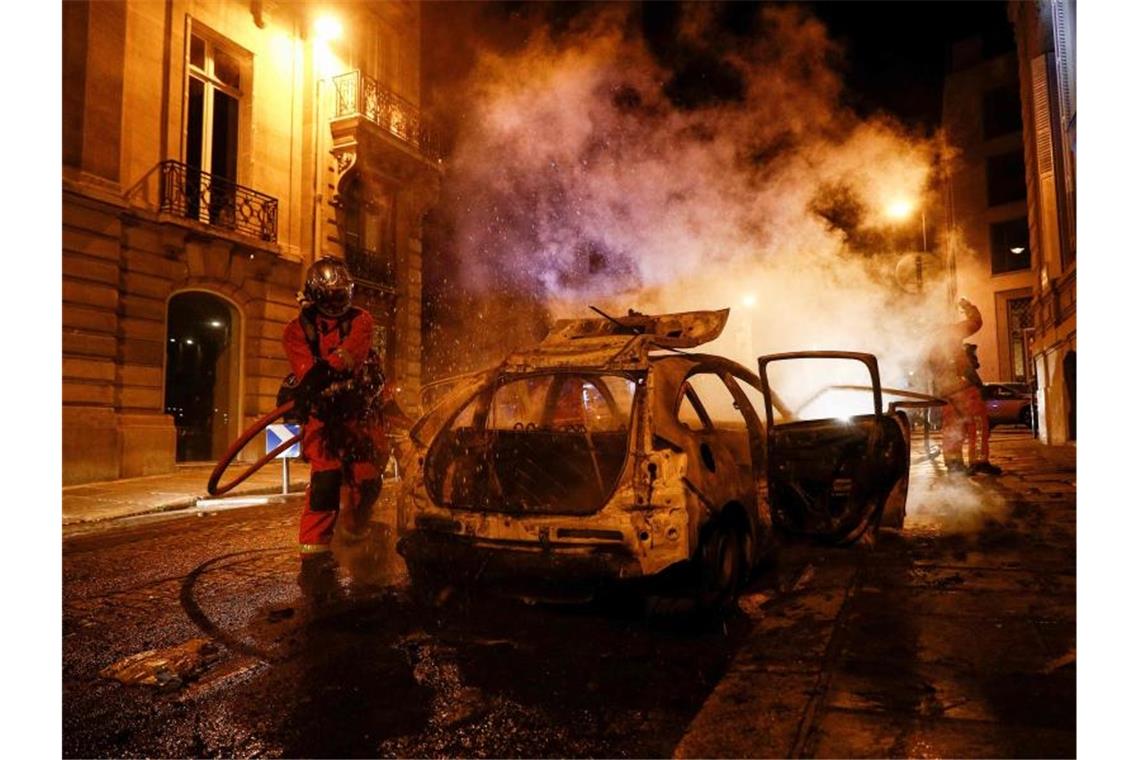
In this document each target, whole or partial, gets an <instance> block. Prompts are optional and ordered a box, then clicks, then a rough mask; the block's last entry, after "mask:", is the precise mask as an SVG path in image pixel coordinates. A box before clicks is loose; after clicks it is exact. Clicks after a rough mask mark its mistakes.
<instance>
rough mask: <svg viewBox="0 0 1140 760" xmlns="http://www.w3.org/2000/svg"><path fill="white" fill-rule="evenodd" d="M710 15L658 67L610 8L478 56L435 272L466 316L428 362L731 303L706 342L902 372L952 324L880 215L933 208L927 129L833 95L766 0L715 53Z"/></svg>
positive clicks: (817, 33)
mask: <svg viewBox="0 0 1140 760" xmlns="http://www.w3.org/2000/svg"><path fill="white" fill-rule="evenodd" d="M712 13H713V10H712V9H711V8H710V7H709V6H706V5H704V4H698V5H695V6H692V7H690V8H688V9H687V10H686V11H685V12H684V15H683V17H682V18H681V19H680V21H679V23H678V28H677V36H676V45H675V48H674V54H673V55H671V57H670V58H669V60H667V61H663V60H662V58H663V56H662V55H660V51H655V50H654V48H653V45H652V44H651V42H649V41H647V38H646V36H645V35H643V34H640V33H635V32H631V24H630V23H629V20H630V19H629V16H628V15H627V13H626V12H624V11H621V10H614V9H613V8H612V7H609V6H606V7H605V8H603V9H601V10H599V11H598V12H595V13H591V14H589V15H588V18H579V19H575V20H574V22H573V23H571V24H570V25H569V27H568V28H562V29H560V30H559V31H558V33H557V34H554V33H551V32H550V31H549V30H548V29H546V28H542V27H540V28H538V29H536V30H534V31H533V32H532V33H531V34H530V35H529V36H528V37H527V39H526V40H525V42H522V43H521V44H518V45H515V46H514V47H513V48H512V49H511V50H510V51H508V52H496V51H492V50H485V51H481V52H480V53H479V54H478V58H477V61H476V63H475V65H474V67H473V71H472V76H471V77H470V79H469V80H468V81H467V82H466V83H465V84H464V87H463V88H462V93H463V97H464V98H465V118H464V122H463V123H464V125H465V126H464V127H463V128H462V129H461V130H460V132H459V134H458V136H457V141H456V144H455V149H454V152H453V155H452V156H451V159H450V161H449V164H448V169H447V177H446V179H445V191H444V192H445V205H446V207H447V216H449V218H450V219H451V222H450V223H451V224H452V225H453V233H454V234H453V235H452V236H451V241H450V246H451V247H452V249H453V250H452V254H453V258H454V260H456V261H457V262H458V265H459V268H458V270H456V271H454V272H450V273H448V275H447V276H446V277H445V278H443V280H441V285H442V287H445V288H449V289H453V290H454V291H455V292H458V293H463V294H465V295H466V297H467V299H468V303H469V304H470V308H469V309H467V310H465V311H464V312H463V313H462V317H463V319H461V320H457V322H456V327H455V331H454V332H453V333H452V334H450V335H441V336H439V338H438V341H437V345H438V346H440V347H441V349H442V351H441V353H445V354H446V355H447V356H448V360H447V361H446V362H441V366H439V367H438V369H439V370H440V371H442V373H443V374H448V373H449V370H450V371H456V372H458V371H462V370H466V369H471V368H473V367H474V366H478V365H486V364H489V363H491V362H493V361H496V360H497V359H499V358H501V357H502V355H503V354H504V353H506V352H507V351H509V350H511V349H513V348H516V347H518V346H517V343H518V342H525V341H527V340H530V339H533V338H534V337H536V336H537V335H541V334H542V330H541V329H534V327H533V326H532V325H527V326H525V329H523V328H519V327H518V323H519V321H520V320H524V321H525V320H526V319H527V318H528V314H529V316H530V318H531V319H532V320H533V318H534V317H535V316H540V317H545V318H547V319H549V318H551V317H557V316H569V315H577V316H581V315H584V314H587V312H586V310H585V309H586V305H587V304H596V305H599V306H602V307H603V308H607V309H608V310H612V311H613V312H617V313H625V311H626V310H627V309H631V308H632V309H637V310H639V311H644V312H656V311H680V310H688V309H705V308H707V309H718V308H723V307H726V306H728V307H731V308H732V315H731V317H730V321H729V325H728V328H727V329H726V330H725V333H724V335H723V336H722V337H721V338H720V339H718V341H717V342H716V343H715V344H714V345H712V346H710V347H709V350H711V351H713V352H717V353H722V354H725V355H728V356H731V357H733V358H735V359H737V360H738V361H740V362H741V363H743V364H745V365H746V366H751V367H753V368H754V367H755V357H756V356H757V355H759V354H763V353H769V352H775V351H787V350H797V349H825V348H834V349H845V350H862V351H870V352H872V353H875V354H876V355H878V356H879V359H880V362H881V367H882V370H883V381H884V384H887V385H894V386H905V385H906V383H907V372H908V371H909V369H910V368H911V367H913V366H914V365H915V364H916V362H917V361H918V358H919V353H920V351H921V349H922V345H921V344H922V339H923V336H924V334H925V333H926V331H927V330H928V329H929V328H930V327H931V326H932V325H934V324H936V323H938V322H942V321H945V320H946V319H947V318H948V316H949V315H948V311H947V309H946V290H945V286H944V284H942V283H941V282H940V281H939V280H937V279H936V272H932V271H930V272H928V273H927V278H928V279H927V280H926V282H925V287H924V293H923V294H922V295H921V296H919V295H917V294H916V293H915V292H914V291H915V287H914V279H913V274H911V275H910V278H911V279H910V280H909V281H908V280H907V277H906V275H907V273H908V272H910V270H909V269H907V268H906V266H905V262H904V263H903V264H900V260H901V259H900V255H899V254H900V253H902V250H900V248H899V246H900V244H899V243H898V240H899V234H898V228H897V226H892V225H897V224H901V223H897V222H894V221H892V220H891V219H889V218H888V217H887V215H886V211H885V209H887V208H888V207H889V206H890V204H892V203H896V202H897V201H898V200H899V199H909V200H910V201H911V202H913V203H914V204H915V208H916V209H917V208H918V207H920V206H921V204H922V203H923V202H924V201H928V200H930V198H929V194H930V192H931V180H932V170H933V169H932V167H933V166H934V162H935V158H936V154H937V149H936V141H935V140H934V139H932V138H929V137H926V136H922V135H916V134H912V133H910V132H909V131H908V130H907V129H905V128H904V127H903V126H901V125H900V124H898V123H896V122H894V121H892V120H891V119H889V118H887V117H876V118H871V119H860V118H858V117H857V116H856V115H855V114H854V113H853V112H852V111H851V110H850V109H848V108H846V107H845V106H844V105H843V104H842V95H843V83H842V79H841V76H840V73H839V71H838V68H837V64H836V61H838V60H840V58H841V52H842V51H841V50H840V49H839V48H838V46H837V44H836V43H835V42H834V41H833V40H832V39H831V38H830V37H829V35H828V33H827V30H826V28H825V27H824V26H823V25H822V24H821V23H820V22H819V21H818V20H816V19H815V18H813V17H812V16H811V15H809V14H808V13H807V12H805V11H804V10H802V9H801V8H799V7H796V6H792V5H779V6H774V7H766V8H763V9H761V10H760V11H759V17H758V19H757V22H756V26H757V33H756V34H755V35H751V37H750V38H749V39H739V38H737V39H734V40H731V44H725V43H724V41H723V40H722V39H720V38H719V37H718V36H717V35H715V34H714V33H713V31H712V30H711V28H710V24H711V23H712V22H711V21H710V14H712ZM678 51H679V52H678ZM917 221H918V220H917V216H912V217H911V218H910V220H909V221H908V222H907V224H909V225H910V228H909V229H910V230H911V231H913V230H914V229H916V228H917ZM932 235H933V231H932ZM911 239H913V237H912V238H911ZM892 241H894V242H892ZM910 250H913V247H912V248H911V249H910ZM900 273H901V274H902V277H901V279H900ZM908 289H909V290H910V291H911V292H910V293H908V292H907V290H908ZM504 293H507V294H513V295H512V296H510V297H507V298H506V299H504V298H503V295H502V294H504ZM504 301H505V302H504ZM525 302H530V303H532V304H534V305H536V306H538V307H540V308H539V309H538V310H537V311H534V310H532V311H530V312H527V311H526V310H523V309H522V308H521V307H520V304H523V303H525ZM488 336H493V337H491V338H490V339H488ZM459 346H463V347H464V349H465V350H464V351H463V352H462V353H461V355H457V354H456V352H455V351H454V350H453V348H455V347H459ZM477 347H478V348H477ZM480 348H481V349H482V350H479V349H480ZM830 379H831V378H829V380H830ZM862 381H863V382H866V375H865V374H864V375H863V378H862Z"/></svg>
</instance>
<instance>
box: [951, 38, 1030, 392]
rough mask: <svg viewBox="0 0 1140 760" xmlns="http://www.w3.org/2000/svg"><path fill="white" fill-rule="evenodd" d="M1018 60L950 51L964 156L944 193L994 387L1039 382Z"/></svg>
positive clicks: (958, 145) (981, 51)
mask: <svg viewBox="0 0 1140 760" xmlns="http://www.w3.org/2000/svg"><path fill="white" fill-rule="evenodd" d="M1018 81H1019V80H1018V66H1017V56H1016V54H1015V53H1014V52H1013V51H1012V50H1009V51H1005V52H1000V51H990V50H987V48H986V45H985V43H984V41H983V39H982V38H981V37H975V38H970V39H966V40H962V41H961V42H958V43H956V44H955V45H954V46H953V47H952V48H951V71H950V73H949V74H948V75H947V77H946V80H945V83H944V86H943V106H942V126H943V129H944V130H945V134H946V139H947V141H948V143H950V144H951V145H952V146H953V147H954V149H955V154H954V156H953V158H952V160H951V161H949V162H948V163H949V165H950V169H949V170H948V172H947V177H946V182H945V185H944V207H945V210H946V215H947V222H948V226H949V228H950V229H951V231H952V234H951V235H950V236H949V241H948V244H949V246H950V247H951V248H952V249H953V250H952V251H951V256H952V258H953V262H954V265H953V270H954V272H955V279H956V282H955V285H956V289H957V292H958V295H959V296H963V297H965V298H968V299H969V300H970V301H972V302H973V303H974V304H976V305H977V306H978V308H979V309H980V310H981V312H982V319H983V327H982V330H981V331H980V332H978V333H977V334H975V335H974V336H972V337H971V338H970V341H971V342H973V343H976V344H977V346H978V358H979V360H980V361H981V370H980V372H981V375H982V378H983V379H984V380H986V381H987V382H997V381H1003V382H1022V383H1029V382H1031V380H1032V361H1031V357H1030V353H1029V344H1028V337H1029V335H1030V334H1031V330H1029V329H1028V328H1030V327H1031V309H1030V304H1031V301H1032V298H1033V260H1034V258H1035V257H1036V256H1037V255H1038V254H1037V249H1036V248H1035V247H1034V246H1032V245H1031V244H1030V239H1029V220H1028V209H1027V205H1026V181H1025V164H1024V158H1023V156H1024V147H1023V144H1022V134H1021V100H1020V94H1019V89H1018V87H1019V85H1018Z"/></svg>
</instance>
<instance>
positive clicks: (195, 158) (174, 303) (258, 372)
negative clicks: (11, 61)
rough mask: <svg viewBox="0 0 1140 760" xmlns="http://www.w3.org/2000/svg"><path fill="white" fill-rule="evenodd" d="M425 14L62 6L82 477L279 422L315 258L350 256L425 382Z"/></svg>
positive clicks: (149, 470)
mask: <svg viewBox="0 0 1140 760" xmlns="http://www.w3.org/2000/svg"><path fill="white" fill-rule="evenodd" d="M419 40H420V8H419V5H418V4H417V3H413V2H355V3H340V4H335V3H321V4H319V5H318V4H315V3H313V4H309V3H284V2H276V1H275V0H171V1H170V2H166V3H155V2H147V1H146V0H102V1H100V2H94V1H91V0H76V1H75V2H68V3H64V5H63V177H62V180H63V182H62V184H63V188H62V207H63V252H62V256H63V259H62V264H63V267H62V268H63V306H62V317H63V340H62V349H63V394H62V395H63V398H62V403H63V474H64V475H63V477H64V483H65V484H69V483H81V482H89V481H95V480H107V479H115V478H122V477H132V476H139V475H148V474H155V473H162V472H168V471H171V470H172V469H173V468H174V467H175V464H176V462H179V461H208V460H211V459H214V458H216V457H217V456H218V455H219V454H220V453H222V451H224V449H225V447H226V445H227V444H228V442H229V441H231V440H233V439H234V438H235V437H236V436H237V435H238V433H239V432H240V431H241V430H242V429H243V428H244V427H245V426H246V425H247V424H248V423H250V422H252V421H253V420H255V419H257V418H258V417H260V416H261V415H263V414H265V413H267V412H268V411H270V410H272V409H273V407H274V405H275V398H276V393H277V389H278V386H279V384H280V382H281V379H282V378H283V377H284V375H285V374H286V373H287V372H288V366H287V362H286V361H285V357H284V353H283V350H282V347H281V334H282V331H283V329H284V326H285V324H286V323H287V322H288V320H290V319H292V318H293V317H294V316H295V314H296V309H297V305H296V300H295V296H296V293H297V291H298V290H299V288H300V287H301V284H302V279H303V275H304V272H305V269H306V268H307V265H308V264H309V263H311V262H312V261H313V260H314V258H315V257H318V256H320V255H321V254H323V253H326V252H328V253H332V254H334V255H338V256H343V257H345V258H346V259H347V260H348V262H349V266H350V268H351V269H352V270H353V271H354V272H355V273H356V275H357V277H358V280H359V281H360V283H361V288H360V292H361V299H360V300H361V302H362V303H363V304H364V305H366V306H367V307H368V308H369V309H370V310H371V311H373V313H374V315H375V316H376V322H377V326H378V327H377V331H376V334H375V336H374V339H375V341H376V344H377V346H378V347H379V348H381V350H382V351H383V355H384V357H385V363H386V370H387V373H388V376H389V378H390V380H391V381H392V382H394V383H395V385H396V387H397V388H398V389H399V390H398V397H399V398H400V400H401V401H402V402H403V403H405V404H407V405H408V406H411V407H414V406H415V403H416V400H417V399H418V395H419V385H420V352H421V337H420V331H421V327H420V302H421V274H420V272H421V263H422V260H421V247H420V239H421V237H422V234H421V230H422V219H423V215H424V214H425V213H426V211H427V210H428V208H429V206H430V205H431V203H432V202H433V200H434V198H435V196H436V193H437V192H438V186H439V178H440V173H441V168H440V163H439V159H438V156H437V155H436V154H435V152H434V149H433V144H432V140H431V135H430V132H429V130H427V128H426V126H425V125H424V124H423V122H422V120H421V118H420V116H419V109H418V103H419V97H420V66H419V61H420V43H419Z"/></svg>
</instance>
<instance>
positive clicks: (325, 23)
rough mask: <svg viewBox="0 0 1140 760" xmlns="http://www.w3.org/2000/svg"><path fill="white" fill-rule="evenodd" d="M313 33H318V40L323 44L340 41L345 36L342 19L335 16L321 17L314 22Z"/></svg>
mask: <svg viewBox="0 0 1140 760" xmlns="http://www.w3.org/2000/svg"><path fill="white" fill-rule="evenodd" d="M313 31H314V32H315V33H316V36H317V39H318V40H320V41H321V42H328V41H330V40H339V39H340V38H341V35H342V34H344V26H343V25H342V24H341V23H340V19H338V18H336V17H335V16H329V15H324V16H319V17H318V18H317V20H316V21H314V22H313Z"/></svg>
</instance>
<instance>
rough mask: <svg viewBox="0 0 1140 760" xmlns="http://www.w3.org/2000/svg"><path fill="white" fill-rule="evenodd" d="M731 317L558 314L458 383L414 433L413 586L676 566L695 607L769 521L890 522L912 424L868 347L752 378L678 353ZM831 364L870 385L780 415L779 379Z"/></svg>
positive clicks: (761, 544) (404, 522) (770, 365)
mask: <svg viewBox="0 0 1140 760" xmlns="http://www.w3.org/2000/svg"><path fill="white" fill-rule="evenodd" d="M727 317H728V310H727V309H725V310H723V311H719V312H687V313H682V314H664V315H643V314H636V313H631V314H630V315H629V316H625V317H619V318H610V317H607V318H605V319H577V320H563V321H561V322H558V323H556V324H555V325H554V327H553V329H552V330H551V332H550V334H549V335H548V336H547V338H546V339H545V340H544V341H543V342H542V343H541V344H540V345H539V346H537V347H535V348H533V349H530V350H528V351H523V352H519V353H516V354H513V355H512V356H510V357H508V358H507V359H506V360H505V361H503V362H502V364H500V365H499V366H498V367H496V368H494V369H492V370H490V371H488V372H484V373H478V374H475V375H472V376H469V377H467V378H465V379H464V381H463V382H461V383H459V384H458V385H457V386H456V387H454V388H452V390H451V392H450V393H448V394H447V395H446V396H445V397H444V398H442V399H440V400H439V401H438V403H437V404H436V405H435V407H434V408H433V409H431V410H429V411H428V412H427V414H425V415H424V417H423V418H421V420H420V421H419V422H418V423H417V424H416V425H415V427H413V429H412V431H411V434H410V437H411V441H412V445H413V447H414V448H415V453H414V456H412V457H411V463H410V465H409V469H408V472H407V475H406V477H405V479H404V482H403V484H402V490H401V494H400V499H399V510H398V514H399V517H398V534H399V543H398V550H399V552H400V554H401V555H402V556H403V557H404V559H405V560H406V562H407V565H408V570H409V574H410V576H411V580H412V583H413V587H419V588H421V589H424V590H428V591H429V594H430V593H431V589H432V587H439V586H442V585H459V586H462V585H468V584H474V583H476V582H478V583H479V584H490V585H493V586H495V587H496V588H497V589H499V590H508V589H519V588H520V587H522V588H527V589H537V590H538V591H539V592H540V593H539V595H543V596H545V595H547V594H541V591H542V590H547V591H553V592H554V593H555V594H558V595H561V593H560V592H565V591H567V590H568V589H569V588H571V587H583V586H585V587H588V588H596V587H597V586H599V585H603V584H606V583H609V582H613V581H618V580H623V581H626V580H631V579H637V580H641V581H646V580H649V579H653V580H654V581H655V582H660V581H662V580H664V579H665V578H666V577H669V578H677V576H678V574H679V576H680V578H679V579H678V580H680V583H679V585H680V586H682V587H685V588H689V589H691V593H692V595H693V597H694V600H695V601H696V602H697V604H698V606H699V607H702V608H710V607H721V606H723V605H724V604H726V603H729V602H731V600H732V599H734V598H735V596H736V594H737V593H738V592H739V590H740V588H741V587H742V586H743V584H744V582H745V580H746V579H747V577H748V576H749V575H750V574H751V572H752V570H753V568H754V567H755V566H756V564H757V562H758V561H759V560H760V559H761V557H763V556H764V555H765V554H767V553H768V552H769V550H770V549H772V548H773V546H774V545H775V543H776V541H775V539H776V534H777V533H785V534H798V535H803V536H808V537H811V538H814V539H816V540H819V541H824V542H828V543H851V542H854V541H857V540H860V539H861V538H864V537H867V538H871V537H873V536H874V534H875V533H876V532H877V531H878V529H879V526H880V525H884V526H889V527H901V525H902V520H903V515H904V510H905V502H906V493H907V484H908V482H909V477H908V476H909V465H910V445H909V433H910V431H909V428H908V426H907V424H906V417H905V416H904V414H903V413H902V411H901V410H896V409H895V408H894V406H893V405H892V407H891V408H890V409H884V408H883V398H882V396H883V392H882V389H881V387H880V384H879V375H878V365H877V362H876V359H875V357H874V356H872V355H870V354H858V353H848V352H824V351H811V352H803V353H792V354H777V355H770V356H764V357H761V358H760V360H759V367H758V369H759V372H753V371H752V370H749V369H747V368H745V367H743V366H742V365H740V364H737V363H735V362H733V361H731V360H729V359H726V358H724V357H719V356H714V355H710V354H701V353H695V352H691V351H686V350H683V349H691V348H694V347H696V346H698V345H701V344H703V343H706V342H708V341H711V340H713V339H714V338H716V336H717V335H719V334H720V332H721V331H722V330H723V329H724V325H725V322H726V320H727ZM800 360H803V361H804V362H806V363H807V364H809V365H811V366H810V367H808V368H807V369H806V372H805V371H803V369H802V368H801V370H800V371H799V373H798V374H796V373H792V372H789V371H787V369H786V368H788V367H792V366H793V365H795V364H796V363H797V361H800ZM824 360H826V361H830V362H832V363H837V364H841V365H843V367H844V369H845V370H846V374H847V375H849V376H851V375H853V376H854V377H855V378H857V379H861V381H862V382H863V383H866V382H867V381H868V380H869V381H870V384H869V385H868V386H867V387H866V388H865V389H863V390H864V391H865V392H863V393H862V395H861V396H858V400H859V403H858V405H857V406H849V407H846V408H841V407H839V406H837V405H835V404H832V405H830V406H827V405H826V403H825V402H827V399H824V400H822V401H820V402H819V403H818V404H817V406H821V405H822V408H819V409H817V410H813V411H812V412H811V413H807V412H806V409H805V408H803V407H801V408H798V409H796V410H791V409H789V408H788V407H787V406H786V405H785V404H784V403H783V402H782V401H781V400H780V398H779V395H778V393H779V391H780V389H781V388H788V387H791V389H792V390H793V391H794V390H797V389H799V388H800V387H802V385H804V383H805V379H806V381H812V380H814V378H816V377H818V376H820V375H821V374H823V373H822V372H821V371H820V368H819V367H820V365H821V364H823V363H825V362H824ZM776 364H779V365H780V369H778V370H776V371H775V372H773V370H774V369H775V365H776ZM781 380H782V381H783V383H781ZM813 398H814V397H813ZM668 585H673V584H671V583H670V584H668ZM520 593H524V594H525V593H526V592H520Z"/></svg>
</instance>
